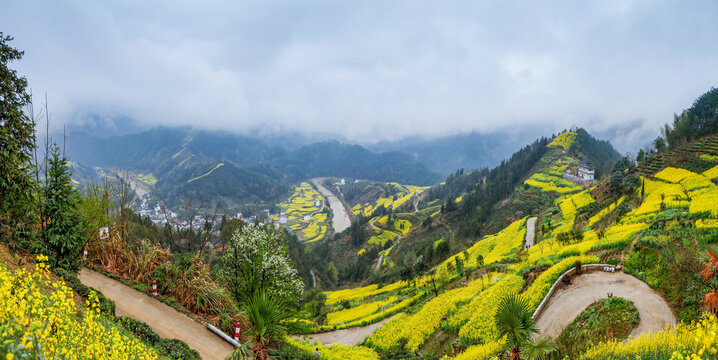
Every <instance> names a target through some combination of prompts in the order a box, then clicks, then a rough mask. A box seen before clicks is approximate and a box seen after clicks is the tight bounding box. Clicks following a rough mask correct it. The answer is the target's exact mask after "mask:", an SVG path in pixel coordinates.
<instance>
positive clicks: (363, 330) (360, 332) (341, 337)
mask: <svg viewBox="0 0 718 360" xmlns="http://www.w3.org/2000/svg"><path fill="white" fill-rule="evenodd" d="M394 316H396V315H394ZM394 316H391V317H388V318H386V319H384V320H382V321H379V322H378V323H374V324H371V325H367V326H363V327H353V328H348V329H342V330H335V331H330V332H325V333H318V334H308V335H301V336H295V338H297V339H307V340H309V341H312V340H315V341H318V342H320V343H322V344H334V343H340V344H344V345H356V344H358V343H360V342H361V341H362V340H364V339H365V338H366V337H367V336H369V335H371V334H373V333H374V331H376V329H378V328H380V327H381V326H382V325H384V324H385V323H387V322H389V320H391V319H393V318H394Z"/></svg>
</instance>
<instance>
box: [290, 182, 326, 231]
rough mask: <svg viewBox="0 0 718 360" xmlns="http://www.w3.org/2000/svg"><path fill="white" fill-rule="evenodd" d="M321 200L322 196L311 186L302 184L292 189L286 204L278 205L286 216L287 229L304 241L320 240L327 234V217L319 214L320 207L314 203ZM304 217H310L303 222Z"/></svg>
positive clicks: (305, 183) (306, 183)
mask: <svg viewBox="0 0 718 360" xmlns="http://www.w3.org/2000/svg"><path fill="white" fill-rule="evenodd" d="M322 199H323V197H322V195H321V194H320V193H319V192H318V191H317V190H315V189H314V188H313V187H312V185H310V184H309V183H308V182H302V183H300V184H299V185H297V186H296V187H295V188H294V192H293V193H292V195H291V196H290V197H289V199H288V200H287V201H286V202H283V203H281V204H279V207H280V209H282V211H283V212H285V213H286V214H287V222H288V225H289V228H290V229H292V230H294V231H298V232H300V233H301V234H302V238H303V239H304V241H307V242H314V241H317V240H320V239H322V238H323V237H324V235H326V233H327V215H326V214H325V213H321V212H320V211H321V210H322V209H321V206H320V207H316V206H315V202H316V201H322ZM305 215H312V216H311V217H310V219H309V221H305V220H304V216H305ZM322 224H324V225H322Z"/></svg>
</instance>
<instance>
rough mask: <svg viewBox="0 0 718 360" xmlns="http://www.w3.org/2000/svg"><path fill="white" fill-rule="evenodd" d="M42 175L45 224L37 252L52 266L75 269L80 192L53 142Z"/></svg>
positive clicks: (80, 242) (80, 240) (80, 241)
mask: <svg viewBox="0 0 718 360" xmlns="http://www.w3.org/2000/svg"><path fill="white" fill-rule="evenodd" d="M50 151H51V153H50V158H49V160H48V161H49V164H48V171H47V179H45V186H44V197H43V202H44V204H43V206H42V213H43V218H44V219H45V220H46V225H45V226H44V228H43V231H42V238H43V240H44V241H43V243H40V244H37V245H36V246H37V247H38V249H37V252H40V253H44V254H45V255H47V256H48V257H49V258H50V259H49V262H50V265H51V266H53V267H62V268H64V269H75V268H76V266H77V259H78V257H79V255H80V251H81V250H82V246H83V244H84V241H83V226H82V219H81V217H80V213H79V211H78V207H79V204H80V194H79V192H78V191H77V189H76V188H75V187H74V186H73V185H72V181H71V179H70V169H69V167H68V166H67V159H66V158H65V156H64V155H61V154H60V148H59V147H58V146H57V145H56V144H55V145H53V146H52V147H51V149H50Z"/></svg>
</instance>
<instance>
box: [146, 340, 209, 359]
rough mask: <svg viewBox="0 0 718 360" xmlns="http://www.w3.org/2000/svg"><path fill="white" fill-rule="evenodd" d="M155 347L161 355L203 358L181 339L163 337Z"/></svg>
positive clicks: (173, 357)
mask: <svg viewBox="0 0 718 360" xmlns="http://www.w3.org/2000/svg"><path fill="white" fill-rule="evenodd" d="M155 349H157V352H158V353H160V355H166V356H168V357H170V358H172V359H180V360H201V358H200V357H199V353H198V352H197V351H196V350H192V349H190V348H189V346H187V344H185V343H184V342H183V341H181V340H177V339H161V340H160V341H159V342H158V343H157V345H155Z"/></svg>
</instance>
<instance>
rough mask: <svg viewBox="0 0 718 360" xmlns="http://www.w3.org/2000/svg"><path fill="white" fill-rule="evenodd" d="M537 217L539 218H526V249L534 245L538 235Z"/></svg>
mask: <svg viewBox="0 0 718 360" xmlns="http://www.w3.org/2000/svg"><path fill="white" fill-rule="evenodd" d="M536 219H538V218H537V217H535V216H534V217H532V218H530V219H528V220H526V241H525V242H524V247H525V248H526V249H528V248H530V247H532V246H534V236H536Z"/></svg>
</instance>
